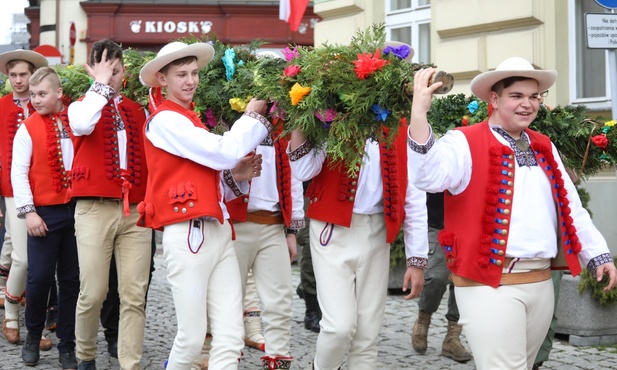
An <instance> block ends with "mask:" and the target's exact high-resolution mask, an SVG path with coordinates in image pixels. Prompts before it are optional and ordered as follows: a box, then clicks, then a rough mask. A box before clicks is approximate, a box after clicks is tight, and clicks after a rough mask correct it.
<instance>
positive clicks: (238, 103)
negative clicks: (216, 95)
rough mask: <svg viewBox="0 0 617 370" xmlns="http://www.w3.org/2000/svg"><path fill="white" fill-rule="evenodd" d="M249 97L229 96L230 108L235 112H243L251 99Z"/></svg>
mask: <svg viewBox="0 0 617 370" xmlns="http://www.w3.org/2000/svg"><path fill="white" fill-rule="evenodd" d="M251 98H252V97H251V96H249V97H247V98H246V99H241V98H231V99H229V105H230V106H231V109H233V110H235V111H236V112H244V111H245V110H246V105H247V104H248V102H249V101H250V100H251Z"/></svg>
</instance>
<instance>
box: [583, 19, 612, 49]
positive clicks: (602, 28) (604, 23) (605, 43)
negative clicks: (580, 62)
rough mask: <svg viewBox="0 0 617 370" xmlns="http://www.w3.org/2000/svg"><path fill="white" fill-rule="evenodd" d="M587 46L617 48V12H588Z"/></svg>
mask: <svg viewBox="0 0 617 370" xmlns="http://www.w3.org/2000/svg"><path fill="white" fill-rule="evenodd" d="M585 29H586V33H587V47H588V48H590V49H617V14H613V13H586V14H585Z"/></svg>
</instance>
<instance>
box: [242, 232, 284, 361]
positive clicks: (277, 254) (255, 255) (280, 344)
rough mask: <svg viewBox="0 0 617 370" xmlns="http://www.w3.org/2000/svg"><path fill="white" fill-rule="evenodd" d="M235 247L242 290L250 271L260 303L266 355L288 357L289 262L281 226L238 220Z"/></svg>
mask: <svg viewBox="0 0 617 370" xmlns="http://www.w3.org/2000/svg"><path fill="white" fill-rule="evenodd" d="M234 227H235V230H236V240H234V242H233V244H234V248H235V250H236V256H237V257H238V264H239V265H240V274H241V279H242V282H243V291H244V290H245V289H246V281H247V276H248V273H249V270H251V269H252V271H253V278H254V279H255V286H256V288H257V292H258V293H259V298H260V299H261V303H262V304H263V311H262V312H261V319H262V322H263V325H264V338H265V339H266V353H267V354H268V356H289V347H290V340H291V316H292V311H291V301H292V296H293V286H292V283H291V262H290V261H289V250H288V249H287V241H286V239H285V232H284V230H283V226H282V225H261V224H256V223H253V222H240V223H237V224H235V225H234Z"/></svg>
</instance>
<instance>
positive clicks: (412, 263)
mask: <svg viewBox="0 0 617 370" xmlns="http://www.w3.org/2000/svg"><path fill="white" fill-rule="evenodd" d="M407 267H417V268H420V269H422V270H424V271H426V270H427V269H428V258H424V257H409V258H407Z"/></svg>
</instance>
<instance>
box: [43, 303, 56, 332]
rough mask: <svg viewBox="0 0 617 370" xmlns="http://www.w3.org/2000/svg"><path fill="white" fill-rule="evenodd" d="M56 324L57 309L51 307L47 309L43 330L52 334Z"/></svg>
mask: <svg viewBox="0 0 617 370" xmlns="http://www.w3.org/2000/svg"><path fill="white" fill-rule="evenodd" d="M57 323H58V309H57V308H56V307H55V306H51V307H49V308H48V309H47V318H46V320H45V329H47V330H49V331H50V332H52V333H53V332H54V331H56V326H57Z"/></svg>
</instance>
